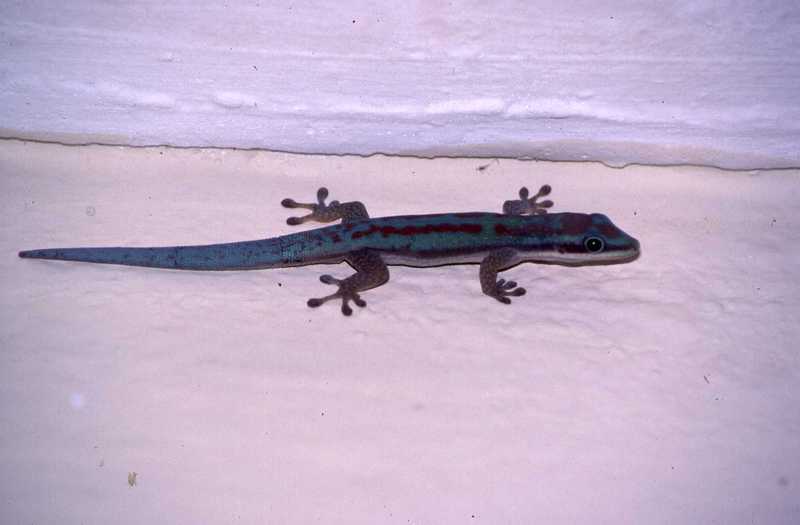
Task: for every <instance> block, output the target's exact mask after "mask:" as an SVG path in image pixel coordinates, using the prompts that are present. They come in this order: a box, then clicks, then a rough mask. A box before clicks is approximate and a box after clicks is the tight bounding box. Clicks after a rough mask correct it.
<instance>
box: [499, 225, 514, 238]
mask: <svg viewBox="0 0 800 525" xmlns="http://www.w3.org/2000/svg"><path fill="white" fill-rule="evenodd" d="M494 232H495V233H496V234H497V235H513V234H514V232H513V231H512V230H511V229H509V228H508V226H506V225H505V224H501V223H497V224H495V225H494Z"/></svg>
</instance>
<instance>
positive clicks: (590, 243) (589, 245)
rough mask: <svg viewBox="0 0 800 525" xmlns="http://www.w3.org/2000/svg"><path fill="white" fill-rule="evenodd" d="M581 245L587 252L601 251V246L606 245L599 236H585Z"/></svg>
mask: <svg viewBox="0 0 800 525" xmlns="http://www.w3.org/2000/svg"><path fill="white" fill-rule="evenodd" d="M583 246H584V248H586V251H588V252H589V253H597V252H602V251H603V248H605V247H606V243H604V242H603V239H601V238H600V237H586V239H584V240H583Z"/></svg>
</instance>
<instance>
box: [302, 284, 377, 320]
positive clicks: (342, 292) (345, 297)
mask: <svg viewBox="0 0 800 525" xmlns="http://www.w3.org/2000/svg"><path fill="white" fill-rule="evenodd" d="M319 280H320V281H322V282H323V283H325V284H334V285H336V286H338V287H339V290H338V291H337V292H336V293H333V294H331V295H327V296H325V297H318V298H312V299H309V300H308V303H307V304H308V306H310V307H311V308H316V307H318V306H322V305H323V304H325V303H326V302H328V301H330V300H331V299H341V300H342V313H343V314H344V315H352V314H353V309H352V308H350V304H349V303H350V301H353V302H354V303H355V304H356V306H359V307H361V308H364V307H365V306H367V302H366V301H365V300H364V299H362V298H361V296H360V295H359V294H358V292H356V291H355V290H352V289H350V287H349V286H347V283H345V281H346V279H337V278H336V277H333V276H332V275H327V274H326V275H322V276H320V278H319Z"/></svg>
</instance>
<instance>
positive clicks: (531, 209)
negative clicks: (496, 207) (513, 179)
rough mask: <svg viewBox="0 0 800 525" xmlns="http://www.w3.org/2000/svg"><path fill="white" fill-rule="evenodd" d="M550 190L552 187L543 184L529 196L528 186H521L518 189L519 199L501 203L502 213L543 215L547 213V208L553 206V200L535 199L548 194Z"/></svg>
mask: <svg viewBox="0 0 800 525" xmlns="http://www.w3.org/2000/svg"><path fill="white" fill-rule="evenodd" d="M551 191H552V188H551V187H550V186H549V185H547V184H545V185H544V186H542V187H541V188H539V191H538V192H536V195H534V196H533V197H529V196H528V188H526V187H525V186H523V187H522V188H520V190H519V200H513V201H506V202H504V203H503V213H505V214H506V215H544V214H545V213H547V208H550V207H552V206H553V201H550V200H546V201H542V202H536V201H537V199H538V198H539V197H545V196H547V195H550V192H551Z"/></svg>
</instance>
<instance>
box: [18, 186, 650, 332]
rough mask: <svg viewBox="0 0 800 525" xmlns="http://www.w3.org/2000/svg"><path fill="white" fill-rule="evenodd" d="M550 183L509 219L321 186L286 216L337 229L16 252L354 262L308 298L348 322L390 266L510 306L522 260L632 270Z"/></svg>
mask: <svg viewBox="0 0 800 525" xmlns="http://www.w3.org/2000/svg"><path fill="white" fill-rule="evenodd" d="M550 192H551V187H550V186H549V185H547V184H545V185H544V186H542V187H541V188H540V189H539V191H538V192H537V193H536V194H535V195H533V196H531V195H530V193H529V191H528V189H527V188H525V187H523V188H522V189H520V190H519V199H513V200H508V201H505V202H504V203H503V207H502V213H489V212H466V213H437V214H429V215H398V216H390V217H377V218H372V217H370V216H369V214H368V213H367V208H366V207H365V206H364V204H362V203H361V202H359V201H352V202H339V201H336V200H334V201H331V202H329V203H326V202H325V201H326V200H327V198H328V190H327V189H326V188H319V190H318V191H317V202H315V203H302V202H296V201H295V200H293V199H288V198H287V199H284V200H283V201H282V202H281V204H282V205H283V206H284V207H285V208H302V209H306V210H309V213H308V214H307V215H304V216H300V217H289V218H288V219H287V221H286V222H287V224H289V225H291V226H297V225H300V224H303V223H306V222H309V221H316V222H320V223H330V222H335V221H341V222H340V223H339V224H335V225H331V226H324V227H320V228H317V229H313V230H307V231H302V232H299V233H293V234H288V235H283V236H279V237H271V238H267V239H259V240H254V241H243V242H232V243H224V244H208V245H198V246H169V247H154V248H138V247H113V248H112V247H96V248H92V247H89V248H48V249H41V250H27V251H21V252H19V256H20V257H24V258H30V259H50V260H61V261H81V262H92V263H106V264H122V265H129V266H147V267H152V268H170V269H179V270H256V269H266V268H287V267H293V266H302V265H310V264H336V263H341V262H347V263H348V264H349V265H350V266H352V267H353V269H354V270H355V273H354V274H352V275H350V276H349V277H346V278H344V279H338V278H335V277H333V276H331V275H328V274H325V275H322V276H321V277H320V281H322V282H323V283H325V284H328V285H333V286H336V287H337V291H336V292H334V293H332V294H330V295H327V296H324V297H319V298H313V299H309V300H308V303H307V304H308V306H311V307H317V306H320V305H322V304H324V303H326V302H328V301H331V300H335V299H338V300H340V301H341V310H342V313H343V314H344V315H347V316H349V315H351V314H352V313H353V309H352V308H351V307H350V303H351V302H352V303H353V304H355V305H357V306H359V307H364V306H366V304H367V303H366V301H364V299H362V298H361V292H364V291H365V290H370V289H372V288H376V287H378V286H381V285H382V284H385V283H386V282H387V281H388V280H389V269H388V266H390V265H403V266H413V267H431V266H441V265H448V264H478V265H480V267H479V270H478V275H479V279H480V284H481V290H482V291H483V293H484V294H486V295H488V296H489V297H492V298H494V299H496V300H497V301H499V302H501V303H505V304H510V303H511V297H518V296H521V295H524V294H525V289H524V288H522V287H520V286H518V285H517V283H516V282H514V281H510V280H509V281H506V280H505V279H498V278H497V274H498V272H500V271H502V270H506V269H508V268H511V267H512V266H516V265H517V264H519V263H521V262H525V261H529V262H534V263H544V264H559V265H566V266H584V265H596V264H617V263H625V262H630V261H633V260H634V259H636V258H637V257H638V256H639V253H640V246H639V241H637V240H636V239H634V238H633V237H631V236H630V235H628V234H627V233H625V232H624V231H622V230H621V229H619V228H618V227H617V226H615V225H614V224H613V223H612V222H611V220H610V219H609V218H608V217H606V216H605V215H603V214H600V213H591V214H585V213H548V209H549V208H551V207H552V206H553V202H552V201H551V200H544V201H539V199H540V198H542V197H545V196H547V195H549V194H550Z"/></svg>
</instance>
